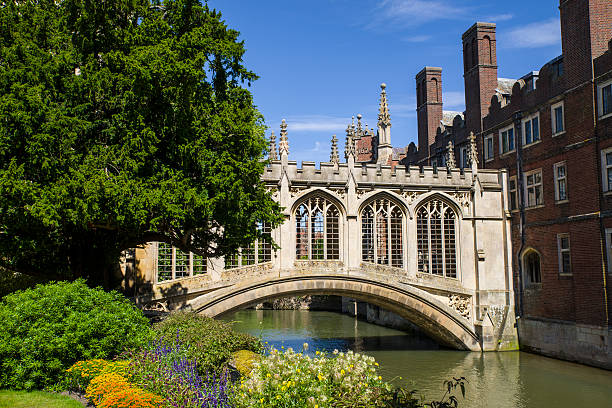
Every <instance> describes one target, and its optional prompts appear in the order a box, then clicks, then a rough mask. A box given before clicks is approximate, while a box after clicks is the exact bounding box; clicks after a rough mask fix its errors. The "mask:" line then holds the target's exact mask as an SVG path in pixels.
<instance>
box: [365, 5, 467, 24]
mask: <svg viewBox="0 0 612 408" xmlns="http://www.w3.org/2000/svg"><path fill="white" fill-rule="evenodd" d="M377 9H378V13H380V18H379V19H377V23H380V21H382V20H384V21H386V22H387V23H388V22H392V23H394V24H397V25H402V26H414V25H418V24H421V23H425V22H428V21H434V20H442V19H454V18H457V16H459V15H463V14H465V11H466V10H465V8H462V7H456V6H453V5H451V4H450V2H448V1H447V0H382V1H380V2H379V3H378V7H377Z"/></svg>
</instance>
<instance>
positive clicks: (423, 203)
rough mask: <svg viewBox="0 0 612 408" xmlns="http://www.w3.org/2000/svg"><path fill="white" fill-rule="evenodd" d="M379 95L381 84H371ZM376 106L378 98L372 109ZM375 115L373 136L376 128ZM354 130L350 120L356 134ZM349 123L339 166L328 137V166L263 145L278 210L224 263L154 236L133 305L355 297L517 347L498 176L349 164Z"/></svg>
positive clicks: (491, 344) (439, 329) (501, 177)
mask: <svg viewBox="0 0 612 408" xmlns="http://www.w3.org/2000/svg"><path fill="white" fill-rule="evenodd" d="M383 91H384V89H383ZM382 110H383V107H382V106H381V111H382ZM384 126H385V123H384V122H382V124H381V122H379V131H378V133H379V135H381V134H383V135H384V134H386V135H387V139H388V129H385V128H384ZM359 128H360V126H358V127H357V130H358V129H359ZM355 133H356V130H355V127H353V128H351V127H349V129H347V143H346V146H347V147H346V149H345V156H346V158H347V160H346V163H340V162H339V160H338V154H337V150H336V147H335V139H334V140H333V141H332V142H333V143H332V155H331V162H329V163H320V165H319V166H318V167H317V166H316V165H315V163H314V162H303V163H302V166H301V167H300V166H298V165H297V163H296V162H294V161H289V160H288V153H289V145H288V138H287V126H286V124H285V123H284V121H283V124H282V125H281V138H280V148H279V152H280V158H279V159H277V157H276V146H275V145H274V144H272V145H271V149H270V150H271V151H273V153H274V154H273V155H271V161H270V164H269V165H268V166H267V168H266V170H265V171H264V174H263V181H264V182H265V184H266V185H267V186H268V188H269V189H270V191H271V193H272V196H273V198H274V199H275V200H277V201H278V202H279V203H280V204H281V206H282V208H283V211H284V216H285V222H284V223H283V224H282V225H281V226H280V227H278V228H276V229H274V230H270V229H269V228H268V229H266V226H265V225H262V226H261V228H263V229H264V230H266V231H265V232H270V236H271V237H272V238H273V239H274V241H275V242H276V243H277V244H278V245H279V246H280V249H278V250H273V248H272V246H271V245H270V243H269V242H255V243H254V244H253V245H252V246H250V247H249V248H242V249H241V250H239V251H238V252H237V253H236V254H234V255H232V256H228V257H226V258H224V259H202V258H201V257H198V256H197V255H195V254H192V253H183V252H181V251H180V250H178V249H176V248H172V247H170V246H169V245H167V244H164V243H155V242H153V243H150V244H149V245H147V246H145V247H144V248H139V249H137V250H136V253H135V258H134V259H135V266H134V268H135V270H136V273H137V276H138V279H137V281H138V282H139V284H140V285H141V288H140V293H141V294H142V295H141V296H139V297H138V298H137V301H138V302H139V303H140V304H142V305H143V307H144V308H148V309H155V308H163V309H166V308H167V309H175V310H177V309H179V310H180V309H183V310H193V311H196V312H199V313H203V314H206V315H209V316H213V317H214V316H218V315H220V314H222V313H226V312H229V311H232V310H236V309H240V308H245V307H248V306H252V305H255V304H257V303H261V302H262V301H264V300H268V299H273V298H281V297H287V296H295V295H305V294H328V295H340V296H344V297H349V298H354V299H358V300H361V301H364V302H368V303H370V304H374V305H377V306H380V307H381V308H384V309H386V310H389V311H391V312H394V313H396V314H398V315H400V316H402V317H404V318H406V319H407V320H409V321H411V322H413V323H415V324H416V325H418V326H420V327H421V328H422V329H423V330H424V331H425V332H426V333H428V334H429V335H430V336H431V337H432V338H434V339H436V340H437V341H439V342H440V343H442V344H445V345H448V346H451V347H454V348H457V349H462V350H472V351H491V350H508V349H516V348H517V346H518V343H517V337H516V329H515V327H514V326H515V317H514V294H513V291H512V288H513V282H512V271H511V267H510V265H511V259H510V257H511V253H512V251H511V250H510V249H511V247H510V245H511V242H510V218H509V213H508V205H507V204H508V202H507V194H508V191H507V183H508V179H507V173H506V172H505V171H504V170H483V169H478V168H477V165H476V163H477V162H478V161H477V158H476V144H475V140H474V138H473V137H472V139H471V141H472V145H471V153H470V159H471V160H470V161H471V163H472V165H471V167H468V168H462V169H458V168H456V167H455V165H454V163H455V160H454V157H452V155H453V153H452V148H451V149H449V157H448V166H447V167H446V168H432V167H422V168H419V167H406V166H402V165H398V164H393V163H392V159H393V152H392V151H387V153H385V150H384V149H386V148H387V147H388V146H387V147H385V145H384V144H380V143H379V153H378V154H379V156H384V155H385V154H388V155H389V156H388V159H389V162H390V163H392V164H393V165H386V164H367V163H356V162H355V141H354V139H355V137H356V135H355Z"/></svg>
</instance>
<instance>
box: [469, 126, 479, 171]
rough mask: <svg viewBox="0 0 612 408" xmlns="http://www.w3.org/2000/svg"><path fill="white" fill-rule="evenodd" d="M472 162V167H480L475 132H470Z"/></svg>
mask: <svg viewBox="0 0 612 408" xmlns="http://www.w3.org/2000/svg"><path fill="white" fill-rule="evenodd" d="M470 162H471V163H472V167H474V166H476V167H478V148H477V147H476V136H474V132H470Z"/></svg>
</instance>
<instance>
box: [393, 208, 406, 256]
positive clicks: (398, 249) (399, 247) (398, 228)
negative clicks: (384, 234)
mask: <svg viewBox="0 0 612 408" xmlns="http://www.w3.org/2000/svg"><path fill="white" fill-rule="evenodd" d="M402 221H403V216H402V212H401V211H400V210H399V209H398V208H395V209H394V210H393V211H392V212H391V266H394V267H396V268H401V267H403V266H404V248H403V240H402V223H403V222H402Z"/></svg>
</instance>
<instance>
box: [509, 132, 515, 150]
mask: <svg viewBox="0 0 612 408" xmlns="http://www.w3.org/2000/svg"><path fill="white" fill-rule="evenodd" d="M510 150H514V129H508V151H510Z"/></svg>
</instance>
